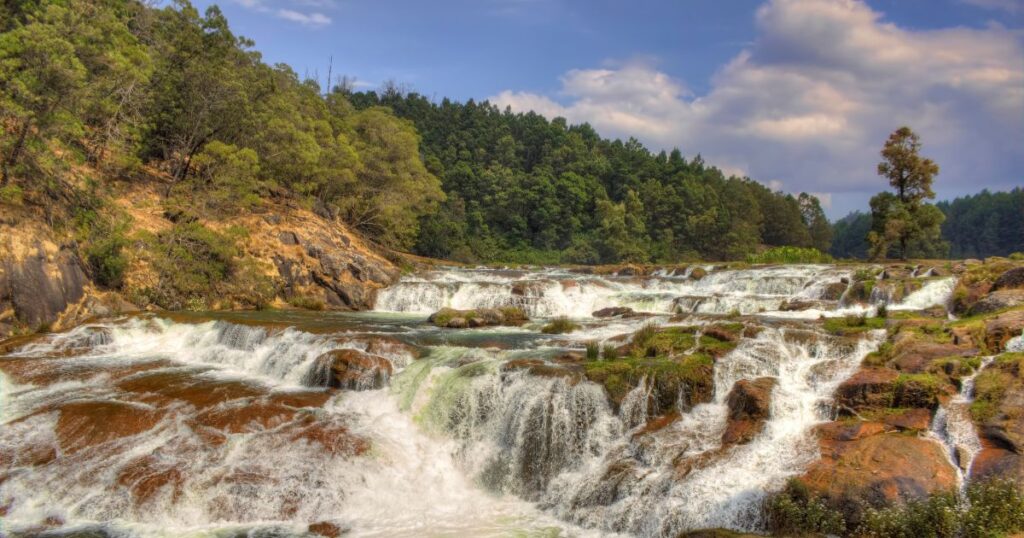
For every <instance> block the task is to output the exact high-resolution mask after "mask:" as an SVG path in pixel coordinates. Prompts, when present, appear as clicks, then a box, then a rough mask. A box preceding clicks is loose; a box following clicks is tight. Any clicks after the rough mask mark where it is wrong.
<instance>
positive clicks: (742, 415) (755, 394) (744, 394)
mask: <svg viewBox="0 0 1024 538" xmlns="http://www.w3.org/2000/svg"><path fill="white" fill-rule="evenodd" d="M775 384H776V379H775V378H774V377H759V378H757V379H754V380H747V379H741V380H739V381H737V382H736V384H735V385H733V387H732V390H731V391H729V396H728V397H727V398H726V405H727V406H728V408H729V414H728V422H727V424H726V427H725V432H724V433H723V434H722V445H723V446H724V445H735V444H745V443H749V442H750V441H751V440H752V439H753V438H754V437H755V436H757V434H758V433H760V432H761V430H762V429H763V428H764V422H765V421H766V420H768V417H769V415H770V414H771V398H772V389H773V388H774V387H775Z"/></svg>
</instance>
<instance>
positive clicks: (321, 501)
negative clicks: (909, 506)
mask: <svg viewBox="0 0 1024 538" xmlns="http://www.w3.org/2000/svg"><path fill="white" fill-rule="evenodd" d="M702 269H704V270H706V271H707V275H706V276H704V277H703V278H700V279H696V278H693V275H692V274H691V271H686V272H684V273H682V274H675V273H671V272H661V273H656V274H655V275H653V276H650V277H644V278H641V277H635V276H629V275H604V276H602V275H593V274H579V273H573V272H569V271H566V270H560V269H550V270H538V271H498V270H485V269H477V270H467V269H452V270H442V271H430V272H425V273H421V274H417V275H412V276H408V277H405V278H403V280H402V281H401V282H399V283H397V284H395V285H394V286H392V287H391V288H388V289H385V290H382V291H381V292H380V294H379V297H378V301H377V307H376V311H374V312H365V313H351V314H343V313H296V312H256V313H228V314H215V313H211V314H199V315H184V314H182V315H174V316H159V315H144V316H136V317H128V318H123V319H116V320H111V321H107V322H102V323H95V324H90V325H85V326H81V327H79V328H77V329H74V330H72V331H69V332H66V333H61V334H54V335H47V336H45V337H42V338H39V339H36V340H33V341H31V342H27V343H26V344H25V345H22V346H20V347H18V348H17V349H15V350H13V351H11V352H10V353H8V354H7V355H4V356H0V424H2V425H3V427H2V428H0V514H3V520H2V522H0V525H2V526H0V532H5V533H8V534H11V535H18V534H19V533H24V534H31V533H34V532H38V531H39V530H41V529H44V528H49V529H51V531H50V532H51V533H53V535H54V536H59V535H60V533H61V532H69V531H72V530H76V529H78V530H82V529H85V530H92V531H96V532H99V533H105V534H106V535H111V536H114V535H116V536H180V535H190V536H240V535H252V536H256V535H259V536H264V535H266V536H303V535H308V530H307V529H308V528H309V525H310V524H314V523H321V522H329V523H330V524H332V525H334V526H336V527H337V528H338V529H341V530H346V531H348V532H349V533H350V535H353V536H424V535H426V536H509V535H530V536H535V535H536V536H541V535H543V536H588V535H602V536H606V535H617V534H622V535H642V536H652V535H654V536H667V535H675V534H678V533H679V532H682V531H685V530H691V529H698V528H706V527H728V528H733V529H738V530H755V531H756V530H758V529H759V528H760V527H761V525H762V521H761V515H760V512H759V506H760V505H761V501H762V500H763V498H764V497H765V495H767V494H768V493H770V492H771V491H774V490H777V489H779V488H781V487H782V485H783V484H784V483H785V481H786V479H787V478H788V477H790V476H793V475H795V474H798V473H800V472H801V471H802V470H803V469H804V467H805V466H806V465H807V464H808V463H809V462H810V461H811V460H813V459H814V457H815V455H816V450H817V447H816V444H815V442H814V439H813V436H812V434H811V429H812V427H813V426H814V425H815V424H818V423H820V422H822V421H825V420H828V419H829V418H830V417H831V416H832V410H831V407H830V395H831V393H832V392H833V390H834V388H835V387H836V385H837V384H838V383H840V382H842V381H843V380H844V379H845V378H846V377H848V376H849V375H850V374H851V373H852V372H853V371H854V370H855V369H856V367H857V365H858V364H859V362H860V360H861V359H862V358H863V356H864V355H866V354H867V353H868V352H870V351H871V350H873V349H874V348H875V347H876V346H877V345H878V342H879V340H878V337H879V335H877V334H869V335H868V336H866V337H865V338H861V339H854V340H850V339H843V338H837V337H832V336H829V335H827V334H826V333H824V332H822V331H821V330H820V328H819V327H818V326H817V325H816V324H815V323H813V321H811V320H814V319H816V318H818V317H820V316H835V315H845V314H850V313H870V311H872V310H873V309H874V308H875V306H877V305H868V306H857V305H848V304H845V302H844V301H843V300H842V295H844V294H845V293H843V288H844V287H846V286H848V285H849V282H850V281H851V280H852V275H851V274H850V271H849V270H847V269H844V268H842V267H836V266H824V265H813V266H785V267H766V268H754V269H747V270H716V269H714V268H711V267H708V268H702ZM922 277H923V278H928V280H927V283H925V285H924V286H923V287H922V288H921V289H920V290H919V291H918V292H916V293H914V294H911V295H910V296H908V297H907V298H906V299H905V300H904V301H903V303H901V304H898V305H890V306H891V307H894V308H908V309H911V308H926V307H930V306H933V305H944V304H945V303H946V302H948V300H949V293H951V290H952V285H951V283H950V282H949V279H942V278H929V277H926V276H924V275H922ZM837 290H838V291H839V292H840V293H837ZM795 302H800V303H806V304H807V307H806V308H805V309H804V310H800V311H782V310H780V309H781V308H783V307H784V305H787V304H791V303H795ZM497 306H520V307H522V308H523V309H524V310H526V311H527V312H528V313H529V314H530V316H531V317H532V318H535V319H534V320H533V321H532V322H530V323H528V324H527V325H525V326H523V327H492V328H483V329H470V330H462V331H458V330H448V329H444V330H442V329H438V328H436V327H433V326H431V325H430V324H428V323H426V316H427V314H429V313H431V312H433V311H435V310H437V309H440V308H441V307H454V308H463V309H465V308H479V307H497ZM611 306H625V307H629V308H632V309H633V310H635V311H636V312H639V313H643V314H641V315H638V316H634V317H624V318H609V319H604V318H602V319H598V318H594V317H593V316H592V315H591V314H592V312H594V311H596V310H598V309H600V308H605V307H611ZM679 313H683V314H684V315H683V316H682V318H674V317H673V316H674V315H677V314H679ZM740 314H749V316H745V317H743V318H742V320H743V321H742V323H744V324H746V325H747V326H750V327H753V328H756V329H757V330H756V331H752V332H751V334H749V335H748V336H746V337H744V338H742V339H741V340H740V341H739V343H738V346H737V347H736V348H735V349H734V350H732V351H730V352H728V353H727V354H725V355H724V356H722V357H719V358H718V359H717V360H716V361H715V362H714V366H713V377H714V394H713V396H712V397H711V400H710V401H707V402H706V403H699V404H697V405H692V406H691V405H689V403H688V402H689V399H688V397H687V395H686V394H682V393H680V394H678V395H675V396H674V398H675V401H676V402H677V403H676V404H675V409H672V410H669V411H670V414H671V413H676V414H678V417H679V418H678V420H675V421H674V422H671V423H670V424H669V425H667V426H666V427H664V428H661V429H660V430H656V431H646V430H645V428H646V423H647V418H648V416H650V414H651V413H653V412H654V410H653V409H649V408H648V406H649V403H650V402H651V401H652V400H651V398H650V397H649V396H650V395H651V391H653V390H655V389H654V385H653V384H651V383H649V382H648V381H647V380H644V381H642V382H640V383H639V384H638V385H637V386H636V387H635V388H633V389H632V391H631V392H630V393H629V394H628V395H627V396H626V397H625V398H624V399H623V400H622V402H621V405H616V404H614V403H613V402H611V401H610V400H609V398H608V396H607V395H606V393H605V390H604V388H603V387H602V386H600V385H598V384H595V383H592V382H590V381H587V380H586V379H580V378H578V377H575V378H574V377H568V376H562V375H553V376H545V375H534V374H533V373H531V372H528V371H527V370H523V369H518V370H516V369H509V368H507V367H506V366H507V365H508V364H509V363H510V362H511V361H517V360H519V361H521V360H527V359H529V360H535V361H536V360H538V359H539V360H541V361H544V364H552V365H554V364H556V363H557V362H558V361H559V360H562V357H564V356H565V354H566V353H567V352H576V353H579V352H580V351H582V349H583V347H584V344H586V343H593V342H599V343H611V342H621V341H622V339H623V338H624V335H629V334H631V333H632V332H633V331H635V330H636V329H638V328H639V327H641V326H642V325H644V324H646V323H652V322H653V323H656V324H659V325H662V326H672V325H690V326H693V325H697V326H699V327H700V326H704V324H707V323H709V322H712V321H714V320H721V319H723V315H724V316H725V317H728V318H730V319H737V318H735V316H737V315H740ZM554 316H569V317H571V318H574V319H575V320H576V321H578V322H579V323H580V324H581V325H582V328H581V329H580V330H579V331H576V332H573V333H571V334H567V335H545V334H541V333H540V332H539V328H540V326H541V325H542V323H543V321H544V319H546V318H550V317H554ZM337 350H357V351H361V352H365V353H369V354H372V355H373V356H376V357H380V358H382V359H383V360H385V361H386V362H387V363H388V364H389V365H390V371H392V372H393V373H392V374H391V375H390V379H389V380H388V382H387V386H385V387H384V388H379V389H375V390H361V391H355V390H335V389H327V388H324V387H320V386H315V385H317V384H318V382H317V376H316V375H312V374H311V372H312V373H315V372H316V371H317V370H316V369H317V368H318V366H317V365H318V361H317V359H318V357H321V356H323V355H324V354H325V353H327V352H331V351H337ZM766 376H767V377H772V378H774V379H775V380H776V383H775V385H774V389H772V397H771V408H770V416H769V418H768V419H767V421H766V423H765V426H764V429H763V430H762V431H761V432H760V433H759V434H757V435H756V437H755V438H754V439H753V440H752V441H751V442H750V443H748V444H744V445H738V446H731V447H723V446H722V441H721V438H722V432H723V430H724V429H725V427H726V414H727V406H726V396H727V395H728V393H729V391H730V390H731V388H732V387H733V385H734V384H735V383H736V382H737V381H739V380H743V379H748V380H750V379H755V378H760V377H766ZM369 386H370V385H365V386H364V388H365V387H369ZM664 411H665V410H664V409H662V410H660V412H664ZM947 429H950V428H949V427H947ZM680 461H683V462H690V463H688V464H687V465H690V466H691V467H692V470H691V471H690V472H688V473H683V474H679V471H678V469H677V467H676V465H677V464H678V462H680Z"/></svg>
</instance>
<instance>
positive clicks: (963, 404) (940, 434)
mask: <svg viewBox="0 0 1024 538" xmlns="http://www.w3.org/2000/svg"><path fill="white" fill-rule="evenodd" d="M992 360H993V357H985V358H983V359H982V360H981V365H980V366H978V368H977V369H976V370H974V372H972V373H971V374H970V375H968V376H966V377H964V378H963V379H962V380H961V385H960V392H959V393H958V394H957V395H956V397H954V398H953V399H952V400H950V402H949V403H948V404H946V405H941V406H939V409H938V410H937V411H936V412H935V417H933V418H932V425H931V431H932V434H933V435H934V436H935V437H936V438H937V439H938V440H939V441H940V442H941V443H942V444H943V445H944V446H945V447H946V455H947V457H948V458H949V462H950V464H952V466H953V468H954V469H956V470H957V478H958V481H959V482H960V484H961V486H962V487H963V486H966V478H967V476H969V475H970V471H971V464H972V463H973V462H974V458H975V456H977V455H978V452H981V440H980V439H978V432H977V431H976V430H975V428H974V423H973V422H972V421H971V402H973V401H974V378H975V377H977V376H978V374H980V373H981V371H982V370H984V369H985V368H986V367H988V365H989V364H991V363H992Z"/></svg>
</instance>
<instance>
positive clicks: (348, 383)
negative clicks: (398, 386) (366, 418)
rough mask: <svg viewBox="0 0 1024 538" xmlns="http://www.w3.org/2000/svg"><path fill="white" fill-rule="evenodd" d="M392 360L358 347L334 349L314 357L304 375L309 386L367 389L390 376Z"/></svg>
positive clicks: (377, 386)
mask: <svg viewBox="0 0 1024 538" xmlns="http://www.w3.org/2000/svg"><path fill="white" fill-rule="evenodd" d="M391 372H392V367H391V362H389V361H388V360H387V359H385V358H384V357H379V356H376V355H370V354H369V353H364V352H362V351H359V350H358V349H335V350H332V351H328V352H327V353H324V354H323V355H320V356H319V357H317V359H316V362H315V363H314V364H313V368H312V369H310V373H309V375H308V376H307V378H306V382H307V383H308V384H310V385H312V386H321V387H324V386H326V387H331V388H342V389H352V390H369V389H379V388H381V387H383V386H384V385H385V384H386V383H387V380H388V379H390V378H391Z"/></svg>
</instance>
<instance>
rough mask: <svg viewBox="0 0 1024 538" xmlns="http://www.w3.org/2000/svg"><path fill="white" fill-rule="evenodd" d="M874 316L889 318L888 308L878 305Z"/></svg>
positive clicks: (884, 305) (883, 304)
mask: <svg viewBox="0 0 1024 538" xmlns="http://www.w3.org/2000/svg"><path fill="white" fill-rule="evenodd" d="M876 315H877V316H878V317H880V318H883V319H884V318H887V317H889V306H888V305H886V304H885V303H882V304H880V305H878V312H877V314H876Z"/></svg>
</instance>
